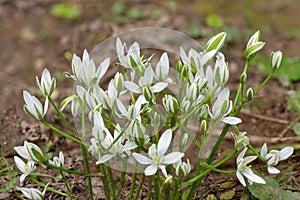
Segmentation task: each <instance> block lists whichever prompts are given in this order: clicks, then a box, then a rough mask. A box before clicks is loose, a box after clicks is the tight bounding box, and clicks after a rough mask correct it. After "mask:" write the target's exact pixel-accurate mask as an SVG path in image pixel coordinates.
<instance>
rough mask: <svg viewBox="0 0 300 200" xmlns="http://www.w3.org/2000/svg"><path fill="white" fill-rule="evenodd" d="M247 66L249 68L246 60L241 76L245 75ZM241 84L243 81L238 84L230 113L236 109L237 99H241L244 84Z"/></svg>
mask: <svg viewBox="0 0 300 200" xmlns="http://www.w3.org/2000/svg"><path fill="white" fill-rule="evenodd" d="M248 66H249V60H248V59H247V60H246V63H245V66H244V70H243V73H242V74H246V73H247V69H248ZM243 82H244V81H243V80H240V84H239V87H238V90H237V93H236V95H235V99H234V103H233V106H232V111H234V110H235V108H236V106H237V104H238V101H239V99H240V98H241V97H242V95H243V94H242V90H243V88H244V83H243Z"/></svg>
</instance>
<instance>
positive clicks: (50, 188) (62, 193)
mask: <svg viewBox="0 0 300 200" xmlns="http://www.w3.org/2000/svg"><path fill="white" fill-rule="evenodd" d="M30 178H31V180H32V181H33V182H34V183H36V184H37V185H39V186H42V187H44V188H46V185H45V184H43V183H41V182H39V181H38V180H36V179H35V178H33V177H31V176H30ZM47 190H49V191H50V192H54V193H56V194H59V195H61V196H64V197H69V195H68V194H67V193H64V192H61V191H58V190H56V189H54V188H52V187H49V186H47Z"/></svg>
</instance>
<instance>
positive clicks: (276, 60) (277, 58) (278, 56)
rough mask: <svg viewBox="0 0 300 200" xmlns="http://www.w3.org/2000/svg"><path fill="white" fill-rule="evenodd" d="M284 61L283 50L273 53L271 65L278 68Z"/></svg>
mask: <svg viewBox="0 0 300 200" xmlns="http://www.w3.org/2000/svg"><path fill="white" fill-rule="evenodd" d="M281 62H282V52H281V51H275V52H272V53H271V67H272V68H273V69H274V70H276V69H278V68H279V67H280V65H281Z"/></svg>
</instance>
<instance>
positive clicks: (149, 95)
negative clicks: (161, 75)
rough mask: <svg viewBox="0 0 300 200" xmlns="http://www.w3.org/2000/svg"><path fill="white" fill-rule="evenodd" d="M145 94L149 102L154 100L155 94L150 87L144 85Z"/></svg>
mask: <svg viewBox="0 0 300 200" xmlns="http://www.w3.org/2000/svg"><path fill="white" fill-rule="evenodd" d="M143 95H144V97H145V99H146V100H147V101H149V102H152V100H153V99H154V94H153V92H152V91H151V89H150V88H149V87H143Z"/></svg>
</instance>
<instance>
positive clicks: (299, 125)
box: [293, 122, 300, 136]
mask: <svg viewBox="0 0 300 200" xmlns="http://www.w3.org/2000/svg"><path fill="white" fill-rule="evenodd" d="M293 131H294V132H295V134H296V135H298V136H300V123H299V122H298V123H296V124H294V126H293Z"/></svg>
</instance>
